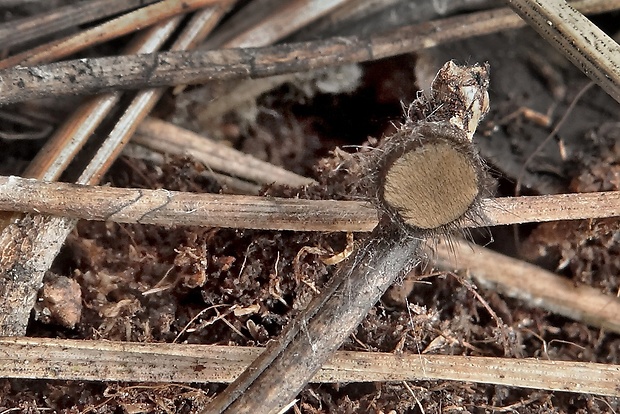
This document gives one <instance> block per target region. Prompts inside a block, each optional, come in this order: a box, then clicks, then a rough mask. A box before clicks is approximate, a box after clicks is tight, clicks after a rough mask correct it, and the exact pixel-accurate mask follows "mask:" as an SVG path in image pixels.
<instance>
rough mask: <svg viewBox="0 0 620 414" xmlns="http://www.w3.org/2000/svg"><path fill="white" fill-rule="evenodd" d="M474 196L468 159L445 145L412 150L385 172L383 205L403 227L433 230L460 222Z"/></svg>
mask: <svg viewBox="0 0 620 414" xmlns="http://www.w3.org/2000/svg"><path fill="white" fill-rule="evenodd" d="M478 193H479V177H478V173H477V170H476V164H475V161H474V160H472V155H471V154H468V153H467V152H465V151H462V150H459V149H458V148H457V147H456V146H455V145H452V144H451V143H450V142H449V141H444V140H439V141H437V142H426V143H424V144H422V145H420V146H416V147H415V148H413V149H411V150H409V151H406V152H405V153H403V154H402V155H401V156H400V157H398V158H397V159H396V160H395V161H394V162H393V163H392V164H391V165H390V166H389V167H388V169H387V171H386V172H385V178H384V187H383V199H384V202H385V203H386V204H387V205H388V206H389V207H390V208H392V209H394V210H396V211H397V212H398V213H399V214H400V216H401V218H402V220H403V221H404V222H405V223H406V224H408V225H410V226H414V227H417V228H420V229H435V228H438V227H441V226H444V225H446V224H449V223H451V222H453V221H455V220H457V219H459V218H461V217H462V216H463V215H464V214H465V213H466V212H467V211H468V209H469V208H470V206H471V205H472V204H473V203H474V202H475V200H476V197H477V196H478Z"/></svg>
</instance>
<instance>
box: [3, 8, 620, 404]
mask: <svg viewBox="0 0 620 414" xmlns="http://www.w3.org/2000/svg"><path fill="white" fill-rule="evenodd" d="M618 17H619V16H617V15H616V16H615V18H616V19H617V18H618ZM612 22H613V18H602V19H601V20H600V22H599V23H600V24H601V25H602V27H603V28H604V29H610V28H611V27H612ZM448 59H456V60H457V61H459V62H476V61H484V60H488V61H489V63H490V65H491V105H492V112H491V114H490V115H489V116H488V117H487V118H486V119H485V121H483V123H482V125H481V128H480V134H479V136H478V137H477V142H478V143H479V147H480V151H481V153H482V155H483V156H484V157H485V158H486V159H487V161H488V163H489V164H490V166H491V168H492V171H493V174H494V175H495V176H496V178H497V192H498V195H500V196H501V195H514V193H515V183H516V181H517V179H518V177H519V174H520V171H521V167H522V166H523V163H524V162H525V160H526V159H527V158H528V157H529V156H530V154H531V153H532V152H533V151H534V150H535V148H536V147H537V146H538V145H539V143H540V142H542V140H544V139H545V137H546V136H547V135H548V133H549V132H550V130H551V129H552V126H548V125H547V126H543V125H540V124H538V123H537V122H536V119H534V118H533V117H531V116H528V113H527V111H526V112H523V111H522V109H523V108H527V109H528V110H532V111H536V112H538V113H541V114H546V113H547V112H548V111H550V110H551V112H549V114H550V116H551V119H552V121H553V123H555V122H557V121H558V119H559V118H560V117H561V116H562V115H563V114H564V111H565V110H566V108H567V106H568V104H569V103H570V102H571V101H572V99H573V98H574V97H575V95H576V94H577V93H578V92H579V90H580V89H581V88H583V87H584V86H585V85H586V84H587V83H588V80H587V79H586V78H584V76H583V75H581V74H580V73H579V72H578V71H577V70H576V69H575V68H573V67H572V66H571V65H570V64H569V63H567V61H565V60H564V59H563V58H561V57H560V56H559V55H558V54H556V53H555V52H554V51H553V50H552V49H551V48H550V47H549V46H547V45H546V44H545V43H544V42H543V41H542V40H538V38H537V37H536V35H535V34H533V33H532V32H530V31H529V30H520V31H511V32H508V33H501V34H497V35H492V36H486V37H480V38H474V39H471V40H468V41H464V42H461V43H459V44H452V45H449V46H445V47H442V48H440V49H437V50H432V51H428V52H426V53H424V54H421V55H415V56H414V55H411V56H402V57H398V58H394V59H390V60H385V61H380V62H374V63H371V64H367V65H364V66H362V69H363V76H362V79H361V82H360V86H359V87H358V88H357V89H356V90H355V91H353V92H351V93H345V94H336V95H332V94H317V95H315V96H313V97H311V98H308V97H305V95H303V93H302V92H301V91H300V90H299V85H297V86H296V85H294V84H288V85H284V86H282V87H280V88H278V89H276V90H274V91H272V92H270V93H268V94H266V95H264V96H261V97H260V98H259V99H258V100H257V102H256V105H257V106H256V108H258V111H257V113H258V115H257V117H256V118H255V119H253V120H251V121H248V120H247V118H245V117H244V116H242V115H240V114H229V115H227V116H226V118H225V120H224V121H223V122H222V123H220V124H219V125H217V126H215V127H213V126H212V127H211V128H212V129H211V130H209V131H208V132H209V133H210V134H214V135H218V136H220V137H222V138H223V139H226V140H228V141H229V142H230V144H231V145H233V146H235V147H237V148H239V149H241V150H244V151H246V152H248V153H251V154H253V155H255V156H257V157H259V158H261V159H264V160H267V161H270V162H273V163H274V164H278V165H282V166H284V167H286V168H289V169H291V170H293V171H295V172H298V173H300V174H304V175H308V176H311V177H313V178H315V179H317V180H318V181H319V182H320V183H321V185H320V186H319V187H318V188H314V189H310V190H307V191H301V192H299V191H297V190H290V189H283V188H266V189H264V191H265V192H266V193H268V194H273V195H297V194H299V196H302V197H313V198H319V197H320V198H349V197H351V196H353V194H351V191H353V189H354V188H355V184H356V182H355V176H350V175H348V174H347V173H346V171H334V170H333V168H334V166H335V165H337V163H338V161H337V160H335V159H334V156H333V155H330V154H331V153H330V151H332V150H333V149H334V148H335V147H336V146H340V147H344V149H345V150H346V151H349V152H353V151H355V149H354V148H353V147H350V146H355V145H360V144H362V143H364V142H367V141H368V140H369V139H370V141H371V142H372V137H375V138H380V137H381V136H383V135H384V134H386V133H388V132H389V131H390V130H391V129H392V128H393V126H392V123H393V122H398V121H399V120H400V119H401V118H400V117H401V102H407V101H410V100H412V99H413V98H414V97H415V93H416V91H417V90H418V89H419V88H424V87H427V86H428V83H429V80H430V78H431V76H432V74H434V73H435V71H436V69H437V68H438V67H439V66H440V65H441V64H443V62H445V61H446V60H448ZM181 99H183V98H182V97H177V98H172V97H171V96H168V97H167V98H166V99H165V100H164V101H163V102H162V104H161V105H160V107H159V108H158V111H156V113H158V114H164V113H170V112H171V111H170V109H172V110H173V111H174V110H175V108H176V105H177V103H178V102H177V101H178V100H181ZM191 105H193V106H192V107H190V108H189V111H185V112H184V111H180V112H177V115H176V116H177V118H181V119H183V117H184V116H191V114H192V113H197V112H200V109H201V108H200V105H204V103H202V104H201V103H196V102H192V103H191ZM519 110H521V112H520V113H519V112H517V111H519ZM61 112H62V109H61ZM619 113H620V111H618V104H617V103H615V102H614V101H613V100H612V99H611V98H609V97H608V96H607V95H606V94H605V93H604V92H603V91H601V90H600V89H598V88H597V87H594V88H592V89H591V90H590V91H589V92H587V93H586V95H585V96H584V98H583V99H582V100H581V101H580V102H579V103H578V104H577V106H576V108H575V109H574V110H573V112H572V115H571V116H570V117H569V119H568V121H567V122H566V124H565V126H564V127H563V128H562V129H561V130H560V132H559V134H558V138H559V139H554V140H552V141H551V142H549V143H548V144H547V145H546V146H545V147H544V148H543V149H542V150H541V151H539V152H538V153H537V155H536V156H535V157H534V158H533V161H532V162H531V163H530V164H529V165H528V167H527V168H526V170H525V174H524V175H523V189H522V193H525V194H546V193H551V192H567V191H574V192H587V191H601V190H619V189H620V178H619V176H620V144H619V142H620V118H619V115H618V114H619ZM187 114H189V115H187ZM185 121H186V124H187V125H189V124H191V119H189V118H187V119H185ZM194 127H196V128H200V126H199V125H194ZM203 129H206V128H204V127H203ZM41 143H42V141H41V140H35V141H27V142H24V141H11V142H9V141H3V142H2V146H3V147H4V150H3V153H2V155H0V157H2V163H1V164H3V167H2V172H3V173H5V174H8V173H13V174H15V173H17V172H18V171H19V169H20V168H22V167H23V165H25V163H26V162H27V161H28V159H29V158H30V157H32V155H33V154H34V153H35V152H36V149H37V148H38V147H39V146H40V145H41ZM560 143H561V145H559V144H560ZM204 171H205V168H204V166H202V165H200V164H198V163H196V162H195V161H193V160H190V159H179V158H168V159H166V162H165V163H164V164H163V165H155V164H151V163H149V162H148V161H144V160H139V159H134V158H128V157H123V158H121V159H119V160H118V161H117V163H116V164H115V166H114V167H113V168H112V170H111V171H110V173H109V174H108V175H107V177H106V179H105V180H106V181H107V182H109V183H111V184H112V185H115V186H128V187H129V186H131V187H148V188H167V189H171V190H182V191H195V192H218V191H220V190H221V188H220V185H219V184H218V183H217V182H216V181H214V180H212V179H209V178H205V174H202V173H203V172H204ZM515 232H516V234H517V236H516V237H515ZM491 233H492V239H493V240H494V241H493V243H491V244H490V247H492V248H495V249H497V250H499V251H501V252H504V253H506V254H510V255H513V256H516V257H520V258H523V259H524V260H528V261H532V262H535V263H537V264H539V265H541V266H543V267H545V268H548V269H550V270H553V271H557V272H558V273H560V274H562V275H563V276H565V277H567V278H570V279H573V280H575V281H576V282H581V283H586V284H589V285H592V286H594V287H596V288H597V289H600V290H601V291H603V292H605V293H607V294H610V295H615V294H616V293H617V291H618V286H619V285H620V280H619V274H620V247H619V246H620V222H619V220H618V219H606V220H588V221H575V222H561V223H548V224H542V225H526V226H520V227H519V228H498V229H491ZM363 236H364V235H361V234H360V235H356V237H358V238H359V237H363ZM479 238H480V240H479V241H480V242H481V243H486V242H488V241H489V240H490V238H489V237H488V235H485V234H482V235H480V236H479ZM345 245H346V237H345V235H343V234H320V233H299V232H269V231H253V230H230V229H221V228H162V227H156V226H146V225H124V224H115V223H93V222H80V223H79V225H78V227H77V228H76V230H75V231H74V232H73V233H72V234H71V236H70V237H69V239H68V241H67V243H66V245H65V247H64V249H63V251H62V252H61V254H60V256H59V257H58V259H57V260H56V263H55V265H54V267H53V269H52V270H53V272H54V273H55V275H51V276H50V278H49V279H48V281H47V285H46V286H47V287H48V288H49V289H53V288H54V286H56V287H57V289H59V291H60V292H61V293H60V294H61V295H63V294H64V295H66V297H65V300H66V301H67V303H69V304H70V303H71V301H73V304H74V306H73V307H70V306H67V307H66V313H68V314H63V315H51V316H49V315H47V316H44V315H38V317H35V316H33V320H32V323H31V325H30V328H29V332H28V334H29V335H32V336H45V337H60V338H81V339H107V340H120V341H138V342H145V341H147V342H171V341H173V340H174V339H175V337H176V336H177V335H178V333H179V332H181V330H183V328H184V327H185V326H186V325H187V324H188V322H189V321H190V320H191V319H192V318H193V317H194V316H195V315H196V314H197V313H198V312H200V311H202V310H203V309H205V308H209V307H212V309H211V310H210V311H207V312H205V313H204V315H203V316H202V317H201V318H200V319H198V321H196V323H195V324H194V325H193V327H194V328H196V329H195V330H194V331H193V332H191V333H186V334H184V335H183V336H182V337H181V338H180V340H181V341H186V342H187V343H201V344H226V345H231V346H233V345H264V344H265V343H266V342H267V341H268V340H269V339H270V338H273V337H275V336H277V335H278V333H279V332H280V331H281V330H282V328H283V326H284V325H286V323H287V321H288V320H290V319H291V317H292V316H293V315H294V314H295V313H296V312H297V311H298V309H299V306H300V304H301V303H303V302H305V301H306V300H307V298H308V297H310V296H311V295H312V294H313V291H312V288H311V286H313V285H316V286H321V285H322V284H323V283H324V282H325V281H326V280H327V279H328V278H329V277H330V275H331V274H332V273H333V271H334V268H333V266H327V265H325V264H323V262H322V261H321V260H319V257H317V256H316V255H314V254H312V253H303V251H302V249H303V248H304V247H306V246H308V247H320V248H322V249H325V250H328V251H333V252H339V251H341V250H342V249H343V248H344V246H345ZM300 252H302V253H301V254H300ZM419 271H420V272H426V273H431V272H432V266H427V267H425V268H424V269H420V270H419ZM459 277H460V276H459V275H452V274H437V275H434V276H431V277H429V278H427V279H426V282H427V283H415V284H413V283H409V282H408V281H407V280H405V281H404V282H403V284H402V285H401V286H397V287H395V288H394V289H392V290H391V291H390V292H388V294H386V296H385V297H384V299H383V300H382V301H381V302H380V303H378V304H377V305H376V306H375V307H374V308H373V309H372V311H371V312H370V314H369V315H368V316H367V317H366V319H365V320H364V322H363V323H362V324H361V326H360V327H359V328H358V329H357V331H356V332H355V334H354V335H352V336H351V337H350V338H349V340H348V341H347V342H346V344H345V345H344V348H345V349H349V350H364V351H382V352H392V351H395V350H402V351H403V352H410V353H419V352H421V351H423V350H426V351H428V352H431V353H436V354H454V355H485V356H506V357H541V358H547V357H548V358H551V359H554V360H573V361H593V362H594V361H596V362H601V363H609V364H619V363H620V337H619V336H618V335H616V334H611V333H607V332H603V331H601V330H599V329H594V328H591V327H588V326H585V325H583V324H580V323H576V322H574V321H572V320H570V319H566V318H563V317H559V316H556V315H553V314H549V313H548V312H546V311H543V310H540V309H533V308H530V307H527V306H526V305H524V304H523V303H521V302H519V301H517V300H513V299H507V298H504V297H502V296H500V295H498V294H497V293H495V292H493V291H488V290H484V289H480V291H479V293H480V294H481V296H482V297H483V298H484V299H485V300H486V301H487V302H488V303H489V305H490V306H491V307H492V308H493V309H494V310H495V312H496V313H497V314H498V315H499V316H500V317H501V318H502V320H503V321H504V322H505V323H506V324H507V325H508V326H509V327H511V328H512V329H513V330H514V331H515V332H518V335H517V337H516V338H514V341H513V342H511V343H510V344H505V343H501V342H499V341H498V340H497V338H498V332H496V330H495V326H496V325H495V323H494V322H493V321H492V319H491V317H490V316H489V314H488V312H487V311H486V310H485V309H484V307H483V306H482V305H481V303H480V302H479V301H478V300H477V299H476V298H475V297H474V296H473V295H472V294H471V292H470V291H469V290H468V289H467V288H466V287H465V286H464V285H463V283H461V281H460V279H459ZM76 282H77V283H76ZM155 286H157V287H163V288H164V289H162V290H161V292H159V293H153V294H150V295H147V296H145V295H143V294H142V292H144V291H146V290H148V289H151V288H153V287H155ZM76 289H77V290H76ZM80 294H81V300H79V295H80ZM46 295H47V296H49V295H50V293H49V292H48V293H47V294H46ZM76 297H78V300H77V303H76V300H75V298H76ZM407 303H408V304H409V305H410V307H411V309H412V311H411V312H408V311H407V309H406V306H407ZM80 305H81V306H80ZM233 305H237V306H241V307H245V308H251V307H253V308H251V309H254V311H253V312H251V313H248V314H246V315H243V316H235V315H234V314H232V313H231V314H229V315H228V316H227V317H226V320H227V322H228V323H224V322H223V321H221V320H220V321H216V322H213V321H214V320H215V318H216V317H217V316H218V314H221V313H225V312H226V310H227V309H229V308H230V307H231V306H233ZM215 306H218V307H215ZM71 312H73V314H71ZM78 317H79V322H78V323H77V324H76V326H75V327H74V328H68V327H67V325H69V324H68V323H67V320H66V319H63V318H69V319H68V320H69V321H72V320H74V319H76V318H78ZM233 328H234V329H233ZM221 389H222V386H217V385H212V386H199V385H195V384H188V385H183V386H181V385H174V384H170V385H158V386H150V385H148V384H109V383H77V382H66V381H23V380H0V407H5V408H21V409H22V410H23V412H32V413H34V412H43V411H41V410H42V409H51V410H54V411H56V412H66V413H78V412H95V413H121V412H132V413H136V412H179V413H190V412H195V410H196V409H197V408H198V407H200V406H202V405H203V404H204V403H205V401H206V395H207V394H208V395H212V394H213V392H215V391H218V390H221ZM298 408H299V410H300V411H301V412H303V413H375V412H376V413H379V412H384V413H388V412H391V410H394V412H397V413H419V412H424V413H439V412H445V413H452V412H454V413H457V412H458V413H463V412H471V413H483V412H519V413H553V412H558V413H564V412H582V413H585V412H588V413H605V412H613V411H615V412H617V411H618V410H620V401H619V400H618V399H611V398H598V397H592V396H588V395H580V394H571V393H561V392H554V393H551V392H545V391H539V390H525V389H514V388H507V387H503V386H486V385H476V384H469V383H456V382H437V381H436V382H429V381H419V382H411V383H409V384H408V388H407V387H406V386H405V385H404V384H401V383H396V384H383V383H371V384H324V385H320V386H319V385H313V386H309V387H308V388H307V389H306V390H305V391H304V392H303V393H302V394H301V400H300V402H299V403H298Z"/></svg>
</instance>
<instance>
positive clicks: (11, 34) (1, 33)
mask: <svg viewBox="0 0 620 414" xmlns="http://www.w3.org/2000/svg"><path fill="white" fill-rule="evenodd" d="M155 1H160V0H146V1H145V0H91V1H85V2H82V3H74V4H70V5H67V6H63V7H58V8H56V9H54V10H50V11H48V12H44V13H41V14H37V15H34V16H28V17H24V18H22V19H16V20H11V21H8V22H4V23H2V24H0V49H6V48H10V47H12V46H16V45H19V44H22V43H25V42H28V41H31V40H34V39H38V38H41V37H43V36H48V35H51V34H53V33H56V32H59V31H61V30H64V29H67V28H69V27H76V26H78V25H80V24H84V23H88V22H91V21H93V20H97V19H103V18H105V17H108V16H112V15H114V14H117V13H121V12H124V11H127V10H130V9H134V8H136V7H141V6H146V5H148V4H150V3H154V2H155Z"/></svg>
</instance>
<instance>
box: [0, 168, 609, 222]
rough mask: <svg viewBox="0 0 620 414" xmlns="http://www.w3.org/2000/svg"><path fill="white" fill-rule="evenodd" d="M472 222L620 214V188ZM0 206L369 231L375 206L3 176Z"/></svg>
mask: <svg viewBox="0 0 620 414" xmlns="http://www.w3.org/2000/svg"><path fill="white" fill-rule="evenodd" d="M483 204H484V206H485V211H486V216H487V220H486V222H483V223H469V224H468V225H469V226H476V227H478V226H486V225H506V224H516V223H530V222H544V221H554V220H575V219H588V218H601V217H614V216H620V191H609V192H601V193H580V194H559V195H546V196H531V197H505V198H496V199H489V200H486V201H484V203H483ZM0 209H2V210H9V211H19V212H31V213H41V214H52V215H59V216H65V217H72V218H81V219H86V220H102V221H105V220H109V221H115V222H120V223H144V224H160V225H168V226H169V225H182V226H184V225H198V226H207V227H230V228H253V229H271V230H296V231H357V232H359V231H370V230H372V229H373V228H374V227H375V226H376V225H377V212H376V210H375V209H374V208H372V207H371V206H370V205H369V204H368V203H365V202H360V201H336V200H302V199H289V198H277V197H257V196H240V195H221V194H196V193H186V192H176V191H168V190H148V189H136V188H114V187H98V186H82V185H75V184H67V183H49V182H42V181H38V180H31V179H25V178H20V177H13V176H11V177H0Z"/></svg>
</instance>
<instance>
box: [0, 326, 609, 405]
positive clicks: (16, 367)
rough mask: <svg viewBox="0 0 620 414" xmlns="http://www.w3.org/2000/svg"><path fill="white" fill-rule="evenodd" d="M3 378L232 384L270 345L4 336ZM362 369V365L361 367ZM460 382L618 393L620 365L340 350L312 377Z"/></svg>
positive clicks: (323, 379)
mask: <svg viewBox="0 0 620 414" xmlns="http://www.w3.org/2000/svg"><path fill="white" fill-rule="evenodd" d="M0 346H2V349H3V350H5V352H3V353H2V354H0V361H1V363H0V376H1V377H3V378H35V379H55V380H74V381H125V382H151V383H153V382H155V383H164V382H165V383H170V382H178V383H189V382H194V383H210V382H216V383H217V382H219V383H228V382H231V381H233V380H234V379H235V378H236V377H237V376H238V375H239V374H240V373H241V372H242V371H243V370H244V369H245V367H247V366H248V365H249V364H250V363H251V362H252V361H253V360H254V359H255V358H257V357H258V356H259V355H260V354H261V353H262V352H263V351H264V350H263V349H261V348H256V347H240V346H235V347H232V346H217V345H192V344H182V345H179V344H165V343H161V344H148V343H131V342H113V341H87V340H69V339H50V338H20V337H16V338H0ZM360 367H362V368H360ZM413 380H416V381H419V380H452V381H465V382H477V383H486V384H499V385H506V386H514V387H525V388H537V389H545V390H557V391H569V392H578V393H588V394H598V395H610V396H618V395H620V392H619V390H618V388H617V386H616V385H617V384H618V382H620V367H619V366H617V365H609V364H598V363H591V362H571V361H549V360H539V359H512V358H493V357H471V356H451V355H413V354H394V353H378V352H350V351H339V352H336V353H335V354H334V355H333V356H332V357H331V358H330V359H329V360H328V361H327V362H326V363H325V365H323V368H322V369H321V370H320V371H319V372H318V373H317V375H316V376H315V377H314V378H313V379H312V382H375V381H395V382H396V381H413Z"/></svg>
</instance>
